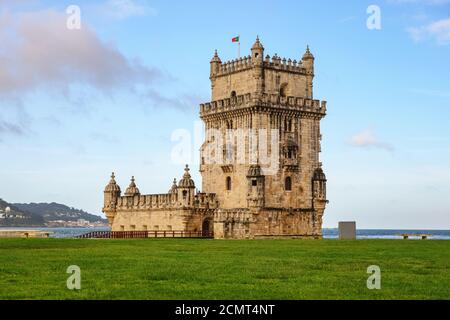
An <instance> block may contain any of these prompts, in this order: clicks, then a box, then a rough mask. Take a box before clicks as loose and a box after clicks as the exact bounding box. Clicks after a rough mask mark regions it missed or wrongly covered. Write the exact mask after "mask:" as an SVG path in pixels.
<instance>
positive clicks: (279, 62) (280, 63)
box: [214, 54, 307, 77]
mask: <svg viewBox="0 0 450 320" xmlns="http://www.w3.org/2000/svg"><path fill="white" fill-rule="evenodd" d="M251 68H253V61H252V57H251V56H250V55H248V56H245V57H241V58H239V59H234V60H229V61H226V62H220V63H218V69H217V73H214V76H216V77H221V76H226V75H229V74H232V73H235V72H241V71H244V70H249V69H251ZM263 68H267V69H272V70H276V71H288V72H292V73H298V74H303V75H305V74H307V69H306V68H305V67H304V66H303V64H302V62H301V61H298V62H297V60H295V59H290V58H288V59H286V58H281V57H279V56H277V55H276V54H275V55H273V56H272V57H270V56H269V55H267V56H266V57H265V59H264V62H263Z"/></svg>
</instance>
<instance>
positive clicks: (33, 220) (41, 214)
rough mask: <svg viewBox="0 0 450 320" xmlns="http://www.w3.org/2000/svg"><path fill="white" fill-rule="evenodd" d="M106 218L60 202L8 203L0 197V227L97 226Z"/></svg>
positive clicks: (103, 223)
mask: <svg viewBox="0 0 450 320" xmlns="http://www.w3.org/2000/svg"><path fill="white" fill-rule="evenodd" d="M107 225H108V220H106V219H103V218H102V217H100V216H97V215H94V214H91V213H88V212H86V211H83V210H80V209H76V208H72V207H68V206H66V205H64V204H60V203H55V202H52V203H8V202H6V201H5V200H3V199H0V227H48V226H49V227H92V226H94V227H99V226H107Z"/></svg>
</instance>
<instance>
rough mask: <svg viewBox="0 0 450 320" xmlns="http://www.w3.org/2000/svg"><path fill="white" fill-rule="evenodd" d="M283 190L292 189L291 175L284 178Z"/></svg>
mask: <svg viewBox="0 0 450 320" xmlns="http://www.w3.org/2000/svg"><path fill="white" fill-rule="evenodd" d="M284 190H286V191H291V190H292V180H291V177H286V179H284Z"/></svg>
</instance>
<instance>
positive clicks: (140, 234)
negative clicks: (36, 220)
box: [76, 230, 214, 239]
mask: <svg viewBox="0 0 450 320" xmlns="http://www.w3.org/2000/svg"><path fill="white" fill-rule="evenodd" d="M213 237H214V234H213V233H212V232H203V231H173V230H153V231H92V232H89V233H86V234H82V235H79V236H77V237H76V238H79V239H137V238H213Z"/></svg>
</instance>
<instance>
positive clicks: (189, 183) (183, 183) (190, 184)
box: [178, 165, 195, 188]
mask: <svg viewBox="0 0 450 320" xmlns="http://www.w3.org/2000/svg"><path fill="white" fill-rule="evenodd" d="M178 187H181V188H195V183H194V180H192V179H191V175H190V173H189V166H188V165H186V168H184V174H183V178H182V179H181V180H180V181H179V182H178Z"/></svg>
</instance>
